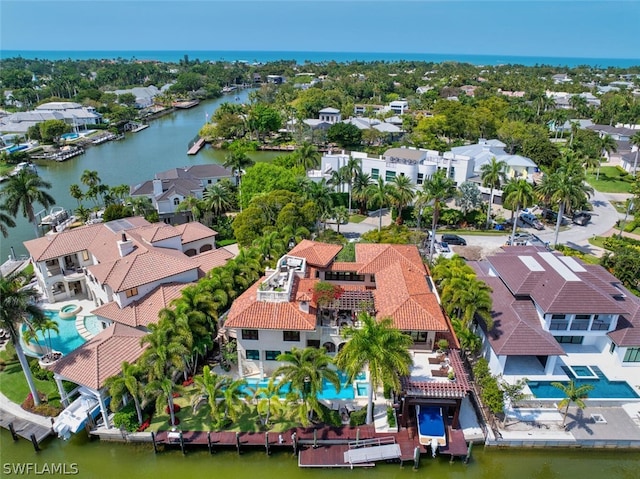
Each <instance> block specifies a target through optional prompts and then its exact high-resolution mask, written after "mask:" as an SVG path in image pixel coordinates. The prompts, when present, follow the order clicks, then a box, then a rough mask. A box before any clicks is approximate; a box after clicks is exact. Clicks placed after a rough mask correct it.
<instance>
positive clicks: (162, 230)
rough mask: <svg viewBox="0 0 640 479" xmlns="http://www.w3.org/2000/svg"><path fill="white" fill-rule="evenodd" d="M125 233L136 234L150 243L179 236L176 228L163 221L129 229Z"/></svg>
mask: <svg viewBox="0 0 640 479" xmlns="http://www.w3.org/2000/svg"><path fill="white" fill-rule="evenodd" d="M127 233H128V234H129V235H132V234H136V235H138V236H139V237H140V238H142V239H143V240H145V241H146V242H147V243H150V244H152V243H155V242H157V241H162V240H165V239H167V238H175V237H176V236H180V231H179V230H178V229H177V228H174V227H173V226H171V225H168V224H165V223H154V224H152V225H150V226H143V227H142V228H136V229H134V230H129V231H127Z"/></svg>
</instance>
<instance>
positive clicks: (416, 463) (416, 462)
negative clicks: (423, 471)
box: [413, 446, 420, 471]
mask: <svg viewBox="0 0 640 479" xmlns="http://www.w3.org/2000/svg"><path fill="white" fill-rule="evenodd" d="M419 466H420V446H416V448H415V449H414V450H413V469H415V470H416V471H417V470H418V467H419Z"/></svg>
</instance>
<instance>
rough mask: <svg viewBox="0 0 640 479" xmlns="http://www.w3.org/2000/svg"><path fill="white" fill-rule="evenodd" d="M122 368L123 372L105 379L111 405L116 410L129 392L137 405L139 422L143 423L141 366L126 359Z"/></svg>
mask: <svg viewBox="0 0 640 479" xmlns="http://www.w3.org/2000/svg"><path fill="white" fill-rule="evenodd" d="M121 369H122V372H121V373H120V374H118V375H117V376H111V377H110V378H108V379H107V380H106V381H105V386H106V387H107V388H108V389H109V394H110V395H111V407H112V408H114V410H116V409H118V408H119V407H120V405H121V404H122V402H123V400H124V399H125V397H126V396H127V394H129V395H130V396H131V398H132V399H133V403H134V404H135V406H136V414H137V415H138V424H142V407H141V405H140V398H141V396H142V393H143V387H142V383H141V382H140V381H139V379H138V375H139V374H140V368H139V366H138V365H136V364H130V363H128V362H127V361H124V362H123V363H122V366H121Z"/></svg>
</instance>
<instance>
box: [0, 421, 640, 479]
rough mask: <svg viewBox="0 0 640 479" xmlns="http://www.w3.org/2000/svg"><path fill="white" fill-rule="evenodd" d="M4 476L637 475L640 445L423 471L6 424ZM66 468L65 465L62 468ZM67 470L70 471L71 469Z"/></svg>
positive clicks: (528, 453)
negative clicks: (61, 434)
mask: <svg viewBox="0 0 640 479" xmlns="http://www.w3.org/2000/svg"><path fill="white" fill-rule="evenodd" d="M0 457H1V459H2V461H1V462H2V472H0V477H63V474H36V471H35V470H34V469H32V472H31V474H18V473H17V472H15V471H16V470H17V469H15V468H20V467H25V466H22V465H24V464H32V466H31V467H32V468H34V467H37V468H38V471H37V472H42V470H43V469H44V468H49V469H50V470H52V469H53V467H61V468H62V467H64V468H66V471H67V473H68V474H69V473H71V472H73V471H74V470H77V476H78V477H81V478H96V479H109V478H115V479H122V478H124V477H135V478H136V479H147V478H149V479H176V478H183V479H184V478H195V477H215V478H224V479H235V478H241V477H242V478H255V477H259V478H260V479H294V478H295V479H297V478H309V479H325V478H326V479H329V478H335V477H341V478H342V477H344V478H349V479H351V478H353V479H362V478H366V479H396V478H412V477H413V478H415V477H424V478H430V479H431V478H438V479H458V478H464V479H476V478H477V479H480V478H483V479H485V478H486V479H489V478H490V479H515V478H518V479H552V478H558V479H590V478H599V477H606V478H607V479H637V478H639V477H640V468H639V464H640V457H639V455H638V452H637V451H633V452H627V451H612V450H584V449H563V450H540V449H484V448H482V447H481V446H477V447H475V448H474V449H473V453H472V458H471V461H470V462H469V464H464V463H463V462H461V461H459V460H457V461H455V462H454V463H452V464H451V463H449V460H448V459H447V458H446V457H438V458H436V459H432V458H431V457H430V456H427V455H423V456H422V459H421V462H420V467H419V469H418V471H414V470H413V467H412V465H411V464H407V465H405V466H404V467H403V468H400V465H399V464H378V465H377V466H376V467H374V468H372V469H364V468H363V469H359V468H356V469H354V470H349V469H299V468H298V464H297V458H296V457H294V456H293V455H292V453H290V452H289V451H287V452H284V451H281V452H273V453H272V454H271V455H270V456H267V455H265V453H264V451H263V450H262V451H261V450H255V451H246V452H244V453H243V454H242V455H238V454H237V453H236V452H235V451H232V450H227V451H217V452H215V453H214V454H213V455H209V453H208V451H207V448H206V447H204V448H202V449H198V450H196V449H188V450H187V454H186V455H184V456H183V455H182V453H181V452H180V450H179V448H176V449H173V450H167V451H160V452H159V453H158V454H157V455H156V454H154V453H153V448H152V446H151V445H146V444H142V445H141V444H122V443H111V442H100V441H99V440H97V439H95V440H88V439H87V437H86V434H85V433H82V434H79V435H77V436H76V437H74V438H72V439H71V440H70V441H68V442H65V441H62V440H59V439H50V440H47V441H45V442H44V443H43V445H42V451H40V452H39V453H35V452H34V450H33V447H32V445H31V443H30V442H28V441H26V440H24V439H21V440H20V441H18V442H15V443H14V442H13V441H12V439H11V435H10V434H9V432H8V431H5V430H2V431H1V432H0ZM59 470H61V471H64V470H65V469H59ZM68 474H67V475H68Z"/></svg>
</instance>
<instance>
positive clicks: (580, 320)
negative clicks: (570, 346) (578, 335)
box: [570, 314, 591, 331]
mask: <svg viewBox="0 0 640 479" xmlns="http://www.w3.org/2000/svg"><path fill="white" fill-rule="evenodd" d="M590 321H591V315H589V314H576V317H575V318H574V319H573V321H571V328H570V329H571V331H586V330H588V329H589V322H590Z"/></svg>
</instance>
